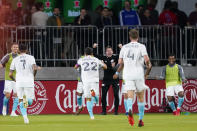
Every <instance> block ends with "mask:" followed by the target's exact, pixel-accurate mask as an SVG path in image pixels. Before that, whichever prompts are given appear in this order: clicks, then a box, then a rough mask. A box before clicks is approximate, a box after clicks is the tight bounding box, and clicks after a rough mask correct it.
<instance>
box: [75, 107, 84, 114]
mask: <svg viewBox="0 0 197 131" xmlns="http://www.w3.org/2000/svg"><path fill="white" fill-rule="evenodd" d="M83 110H84V107H81V108H78V110H77V112H76V113H75V115H79V114H80V112H81V111H83Z"/></svg>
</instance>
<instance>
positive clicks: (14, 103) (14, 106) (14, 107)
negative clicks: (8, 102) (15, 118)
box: [12, 98, 18, 112]
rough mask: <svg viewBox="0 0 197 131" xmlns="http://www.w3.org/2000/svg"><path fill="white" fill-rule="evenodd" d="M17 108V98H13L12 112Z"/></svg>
mask: <svg viewBox="0 0 197 131" xmlns="http://www.w3.org/2000/svg"><path fill="white" fill-rule="evenodd" d="M17 106H18V98H14V102H13V106H12V111H13V112H15V111H16V108H17Z"/></svg>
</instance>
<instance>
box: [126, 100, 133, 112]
mask: <svg viewBox="0 0 197 131" xmlns="http://www.w3.org/2000/svg"><path fill="white" fill-rule="evenodd" d="M132 106H133V99H131V98H128V99H127V108H128V110H131V111H132Z"/></svg>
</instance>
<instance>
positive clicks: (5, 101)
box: [3, 96, 9, 107]
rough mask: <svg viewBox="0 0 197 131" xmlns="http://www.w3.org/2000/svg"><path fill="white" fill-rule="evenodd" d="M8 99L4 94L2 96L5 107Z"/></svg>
mask: <svg viewBox="0 0 197 131" xmlns="http://www.w3.org/2000/svg"><path fill="white" fill-rule="evenodd" d="M8 101H9V99H8V98H7V97H6V96H4V98H3V106H6V107H7V104H8Z"/></svg>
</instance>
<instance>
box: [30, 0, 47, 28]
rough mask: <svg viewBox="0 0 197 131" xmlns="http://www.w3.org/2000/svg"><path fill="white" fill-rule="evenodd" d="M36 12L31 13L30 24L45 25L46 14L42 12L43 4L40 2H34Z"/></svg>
mask: <svg viewBox="0 0 197 131" xmlns="http://www.w3.org/2000/svg"><path fill="white" fill-rule="evenodd" d="M35 6H36V10H37V12H35V13H33V14H32V25H33V26H46V24H47V20H48V15H47V14H46V13H44V12H43V10H44V5H43V3H42V2H37V3H36V4H35Z"/></svg>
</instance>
